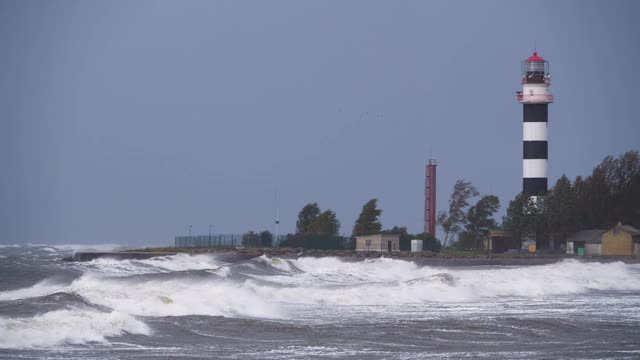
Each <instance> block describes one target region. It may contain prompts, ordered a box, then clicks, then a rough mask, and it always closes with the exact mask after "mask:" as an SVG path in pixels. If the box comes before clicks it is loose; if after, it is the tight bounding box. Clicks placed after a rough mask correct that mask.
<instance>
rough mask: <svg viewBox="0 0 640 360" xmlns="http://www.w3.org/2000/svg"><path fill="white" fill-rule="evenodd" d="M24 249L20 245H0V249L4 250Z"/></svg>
mask: <svg viewBox="0 0 640 360" xmlns="http://www.w3.org/2000/svg"><path fill="white" fill-rule="evenodd" d="M19 247H22V245H19V244H0V249H4V248H19Z"/></svg>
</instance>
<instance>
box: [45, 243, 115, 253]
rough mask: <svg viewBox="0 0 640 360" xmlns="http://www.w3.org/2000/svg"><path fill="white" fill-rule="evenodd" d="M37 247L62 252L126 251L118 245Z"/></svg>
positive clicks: (52, 245)
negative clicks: (51, 248)
mask: <svg viewBox="0 0 640 360" xmlns="http://www.w3.org/2000/svg"><path fill="white" fill-rule="evenodd" d="M39 246H51V247H53V248H56V249H58V250H63V251H73V252H76V251H114V250H123V249H126V246H124V245H120V244H63V245H54V244H41V245H39Z"/></svg>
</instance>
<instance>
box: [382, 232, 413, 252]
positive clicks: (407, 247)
mask: <svg viewBox="0 0 640 360" xmlns="http://www.w3.org/2000/svg"><path fill="white" fill-rule="evenodd" d="M381 233H382V234H391V235H400V251H411V240H413V239H415V238H416V237H415V235H411V234H409V231H408V230H407V227H406V226H394V227H393V228H391V229H387V230H382V231H381Z"/></svg>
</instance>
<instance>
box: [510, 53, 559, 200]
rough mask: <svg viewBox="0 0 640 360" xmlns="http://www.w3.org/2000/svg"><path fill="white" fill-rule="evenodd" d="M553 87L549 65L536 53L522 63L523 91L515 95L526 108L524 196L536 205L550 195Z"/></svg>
mask: <svg viewBox="0 0 640 360" xmlns="http://www.w3.org/2000/svg"><path fill="white" fill-rule="evenodd" d="M550 84H551V76H550V75H549V62H548V61H546V60H544V59H543V58H542V57H541V56H538V53H537V52H534V53H533V55H531V56H530V57H528V58H527V59H526V60H525V61H523V62H522V91H518V92H517V93H516V96H517V99H518V102H519V103H521V104H522V105H523V132H522V148H523V154H522V155H523V156H522V192H523V193H525V194H527V195H529V196H531V197H533V198H534V201H535V200H537V198H538V196H541V195H544V194H545V193H546V192H547V161H548V158H549V156H548V155H549V152H548V149H549V146H548V137H547V123H548V121H549V111H548V105H549V104H550V103H552V102H553V95H551V94H550V92H549V85H550Z"/></svg>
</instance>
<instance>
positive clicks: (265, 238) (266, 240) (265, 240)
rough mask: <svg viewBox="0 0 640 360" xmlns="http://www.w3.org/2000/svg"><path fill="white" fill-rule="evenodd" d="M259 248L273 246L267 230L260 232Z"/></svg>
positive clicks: (271, 235) (271, 236)
mask: <svg viewBox="0 0 640 360" xmlns="http://www.w3.org/2000/svg"><path fill="white" fill-rule="evenodd" d="M259 237H260V244H259V245H260V246H262V247H272V246H273V234H272V233H271V231H269V230H264V231H262V232H260V235H259Z"/></svg>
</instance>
